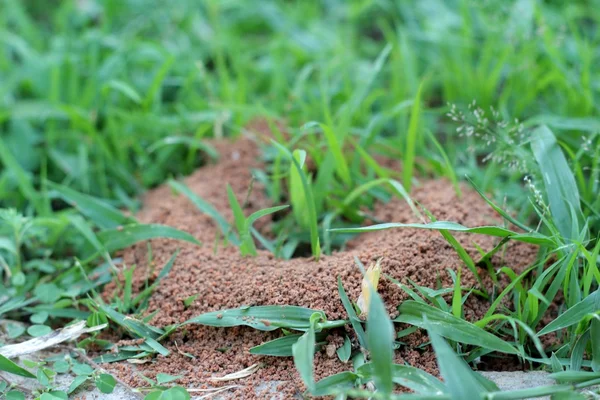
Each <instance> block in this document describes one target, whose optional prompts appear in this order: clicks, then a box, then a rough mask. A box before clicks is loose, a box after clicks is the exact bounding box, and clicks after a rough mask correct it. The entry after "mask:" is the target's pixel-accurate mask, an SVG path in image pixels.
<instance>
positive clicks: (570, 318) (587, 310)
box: [537, 289, 600, 336]
mask: <svg viewBox="0 0 600 400" xmlns="http://www.w3.org/2000/svg"><path fill="white" fill-rule="evenodd" d="M597 297H600V289H597V290H596V291H595V292H594V293H592V294H590V295H589V296H588V297H586V298H585V299H583V300H581V301H580V302H579V303H577V304H575V305H574V306H572V307H571V308H569V309H568V310H567V311H565V312H564V313H562V314H561V315H559V316H558V317H557V318H556V319H555V320H554V321H552V322H550V323H549V324H548V325H546V326H545V327H544V328H543V329H542V330H541V331H539V332H538V333H537V336H543V335H546V334H548V333H551V332H554V331H557V330H559V329H564V328H568V327H569V326H572V325H575V324H578V323H579V322H581V320H582V319H583V318H584V317H585V316H587V315H589V314H592V313H595V312H597V311H598V310H597V309H596V308H595V307H596V302H597Z"/></svg>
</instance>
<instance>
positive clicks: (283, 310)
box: [184, 306, 325, 331]
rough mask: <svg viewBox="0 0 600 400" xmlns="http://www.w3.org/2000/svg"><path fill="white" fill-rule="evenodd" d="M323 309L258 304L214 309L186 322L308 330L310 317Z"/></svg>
mask: <svg viewBox="0 0 600 400" xmlns="http://www.w3.org/2000/svg"><path fill="white" fill-rule="evenodd" d="M314 313H321V315H322V317H323V319H325V314H324V313H323V312H321V311H316V310H311V309H310V308H304V307H297V306H256V307H241V308H233V309H228V310H221V311H213V312H209V313H205V314H202V315H199V316H197V317H194V318H192V319H189V320H187V321H186V322H184V325H186V324H201V325H208V326H220V327H232V326H240V325H246V326H250V327H252V328H254V329H258V330H261V331H273V330H275V329H279V328H288V329H295V330H298V331H306V330H308V329H309V328H310V317H311V315H313V314H314Z"/></svg>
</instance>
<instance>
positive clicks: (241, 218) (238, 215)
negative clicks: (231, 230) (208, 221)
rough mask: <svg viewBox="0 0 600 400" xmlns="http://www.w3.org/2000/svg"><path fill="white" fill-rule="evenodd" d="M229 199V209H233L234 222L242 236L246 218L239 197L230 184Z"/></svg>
mask: <svg viewBox="0 0 600 400" xmlns="http://www.w3.org/2000/svg"><path fill="white" fill-rule="evenodd" d="M227 197H228V198H229V207H231V211H233V221H234V222H235V227H236V228H237V230H238V234H239V235H240V236H241V235H242V234H243V232H244V225H245V224H246V216H245V215H244V211H243V210H242V206H240V203H239V201H238V199H237V197H235V193H233V189H232V188H231V186H230V185H229V184H227Z"/></svg>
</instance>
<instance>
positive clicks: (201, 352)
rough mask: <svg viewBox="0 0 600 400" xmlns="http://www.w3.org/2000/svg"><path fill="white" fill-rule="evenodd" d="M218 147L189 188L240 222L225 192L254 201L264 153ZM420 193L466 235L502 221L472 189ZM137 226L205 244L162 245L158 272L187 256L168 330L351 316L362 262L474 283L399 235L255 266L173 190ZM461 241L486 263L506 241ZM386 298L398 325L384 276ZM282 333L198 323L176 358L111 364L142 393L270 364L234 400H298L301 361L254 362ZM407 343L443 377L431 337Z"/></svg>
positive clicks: (319, 364) (400, 276)
mask: <svg viewBox="0 0 600 400" xmlns="http://www.w3.org/2000/svg"><path fill="white" fill-rule="evenodd" d="M212 144H213V145H214V146H215V147H217V149H218V150H219V152H220V153H221V158H220V161H219V162H218V163H217V164H214V165H209V166H206V167H203V168H201V169H199V170H198V171H196V173H194V174H193V175H191V176H190V177H188V178H187V179H186V180H185V183H186V184H187V185H188V186H189V187H190V188H191V190H193V191H194V192H195V193H197V194H198V195H200V196H201V197H202V198H203V199H205V200H206V201H208V202H210V203H211V204H213V205H214V206H215V207H216V208H217V209H218V210H219V212H221V213H222V214H223V215H225V216H226V217H227V218H229V219H230V220H231V219H232V215H231V212H230V210H229V206H228V201H227V194H226V190H225V185H226V183H229V184H231V186H232V187H233V189H234V191H235V192H236V194H237V196H238V198H239V199H243V198H245V196H246V193H247V190H248V185H249V183H250V180H251V172H250V169H251V168H256V167H259V166H260V164H259V162H258V161H257V158H258V155H259V149H258V147H257V146H256V144H255V142H254V141H253V140H251V139H249V138H244V139H239V140H238V141H236V142H229V141H227V142H226V141H215V142H213V143H212ZM411 195H412V197H413V198H414V199H415V200H417V201H419V202H420V203H422V204H423V205H424V206H425V207H427V209H428V210H430V211H431V212H432V213H433V215H435V216H436V217H437V218H438V220H449V221H456V222H458V223H461V224H463V225H465V226H479V225H488V224H498V223H500V222H501V221H500V219H499V218H498V217H497V216H496V215H494V213H493V210H491V209H490V208H489V207H488V206H487V205H486V204H485V202H484V201H483V200H482V199H481V198H480V197H479V196H478V194H477V193H475V192H473V191H471V190H469V189H468V188H466V187H465V188H463V197H462V198H457V197H456V194H455V192H454V190H453V188H452V186H451V185H450V184H449V183H448V182H446V181H444V180H436V181H425V182H422V183H421V184H420V185H419V186H418V187H417V188H415V189H414V191H413V193H412V194H411ZM267 206H270V204H269V201H268V200H267V198H266V197H265V196H264V194H263V191H262V190H261V188H260V186H259V185H255V187H254V190H253V191H252V194H251V196H250V198H249V201H248V207H247V210H246V212H247V214H248V213H250V212H252V211H255V210H258V209H260V208H264V207H267ZM374 215H375V216H376V217H377V218H379V219H380V220H383V221H395V222H419V221H416V219H415V217H414V215H413V214H412V212H411V210H410V209H409V207H408V206H407V205H406V203H405V202H404V201H401V200H399V199H395V200H392V201H391V202H389V203H388V204H380V205H378V206H377V207H376V209H375V210H374ZM138 218H139V220H140V221H142V222H145V223H149V222H152V223H161V224H166V225H170V226H174V227H176V228H179V229H182V230H185V231H187V232H190V233H191V234H193V235H194V236H195V237H196V238H198V239H199V240H200V241H202V242H203V243H204V246H203V247H197V246H192V245H187V244H183V243H181V242H175V241H169V240H154V241H152V251H153V257H154V264H155V265H156V266H158V267H160V266H161V265H163V264H164V263H165V262H166V261H167V260H168V259H169V258H170V257H171V255H172V254H173V253H174V252H175V251H176V249H178V248H180V249H181V251H180V253H179V256H178V257H177V260H176V261H175V264H174V266H173V269H172V271H171V273H170V275H169V276H168V277H167V278H165V279H164V280H163V281H162V283H161V285H160V286H159V288H158V289H157V291H156V292H155V293H154V294H153V295H152V297H151V300H150V304H149V309H148V312H152V311H155V310H158V313H157V315H156V316H155V317H154V319H153V320H152V323H153V324H155V325H158V326H165V325H169V324H173V323H179V322H183V321H185V320H187V319H189V318H191V317H193V316H196V315H199V314H202V313H205V312H208V311H215V310H219V309H224V308H236V307H240V306H243V305H279V304H281V305H283V304H290V305H298V306H304V307H310V308H313V309H319V310H323V311H325V313H326V315H327V317H328V319H329V320H335V319H343V318H345V317H346V313H345V311H344V308H343V306H342V303H341V302H340V299H339V296H338V292H337V283H336V280H337V277H338V276H340V277H341V279H342V281H343V284H344V287H345V289H346V291H347V293H348V296H349V297H350V298H351V299H353V300H356V299H357V298H358V295H359V291H360V284H361V279H362V276H361V273H360V271H359V270H358V268H357V267H356V265H355V262H354V256H357V257H358V258H359V259H360V260H361V261H362V262H363V263H364V264H365V265H367V264H369V263H371V262H373V261H375V260H377V259H381V260H382V261H381V267H382V271H383V273H384V274H388V275H391V276H392V277H394V278H396V279H397V280H399V281H401V282H403V283H406V284H408V279H410V280H412V281H414V282H416V283H417V284H419V285H423V286H428V287H431V288H439V285H440V284H441V285H442V286H443V287H451V286H452V280H451V278H450V275H449V274H448V272H447V269H453V270H457V269H458V268H459V267H461V268H462V279H461V281H462V285H463V286H475V285H476V281H475V278H474V277H473V275H472V274H471V273H470V272H469V271H468V269H467V268H463V267H464V265H463V264H462V262H461V261H460V259H459V257H458V256H457V255H456V253H455V251H454V250H453V249H452V247H451V246H449V245H448V243H447V242H446V241H445V240H444V238H443V237H442V236H441V235H440V234H439V233H438V232H436V231H426V230H417V229H396V230H387V231H380V232H373V233H369V234H363V235H361V236H360V237H358V238H357V239H355V240H353V241H352V242H351V243H350V244H349V245H348V250H347V251H344V252H339V253H336V254H333V255H331V256H324V257H322V258H321V260H319V261H318V262H317V261H314V260H313V259H307V258H297V259H292V260H289V261H286V260H279V259H276V258H274V257H273V256H272V255H271V254H269V253H267V252H264V251H259V255H258V256H257V257H254V258H252V257H241V256H240V255H239V252H238V249H237V248H234V247H227V248H223V247H219V248H218V250H217V251H215V246H214V244H215V238H217V237H219V236H220V231H219V228H218V227H217V226H216V225H215V224H214V222H213V221H212V219H211V218H210V217H208V216H206V215H203V214H201V213H200V212H199V211H198V210H197V209H196V208H195V206H194V205H193V204H192V203H191V202H190V201H189V200H188V199H187V198H186V197H184V196H181V195H175V194H173V193H172V191H171V189H170V188H169V187H166V186H164V187H160V188H158V189H156V190H153V191H151V192H149V193H148V194H147V196H146V198H145V201H144V208H143V210H142V211H141V212H140V214H139V215H138ZM267 222H268V221H267ZM264 223H265V222H264V221H263V224H264ZM455 237H456V238H457V239H458V240H459V241H460V242H461V243H462V244H463V245H464V246H465V247H466V249H467V250H468V251H469V253H470V254H471V256H472V257H473V258H474V259H476V260H477V259H478V258H479V253H478V252H477V250H476V249H475V246H474V245H473V242H476V243H477V244H478V245H479V246H480V247H481V248H483V249H485V250H490V249H492V248H493V247H494V245H495V244H496V243H497V240H495V239H494V238H491V237H487V236H482V235H466V234H456V235H455ZM535 253H536V249H535V248H533V247H531V246H527V245H524V244H518V243H512V244H509V246H508V249H507V251H506V252H499V253H498V255H496V256H494V258H493V264H494V265H495V266H496V267H498V266H502V265H508V266H510V267H511V268H513V269H514V270H515V271H521V270H522V269H523V268H524V267H525V266H527V265H528V264H529V263H531V262H532V260H533V259H534V256H535ZM147 259H148V256H147V245H146V244H141V245H138V246H136V247H134V248H132V249H131V250H128V251H126V252H125V254H124V260H125V262H126V264H127V265H133V264H136V265H137V267H138V268H137V269H136V275H135V279H136V280H137V282H138V283H141V282H143V281H144V280H145V279H146V276H147V271H148V269H147V268H148V265H147ZM157 269H159V268H157ZM480 273H481V275H482V276H483V277H484V282H485V283H486V285H487V286H488V288H489V289H491V279H490V278H489V277H488V276H487V274H486V271H485V270H481V271H480ZM112 290H114V287H112V288H111V287H109V288H107V291H106V294H107V295H110V293H111V292H112ZM379 292H380V294H381V296H382V297H383V299H384V301H385V303H386V305H387V308H388V312H389V313H390V315H391V316H392V317H394V316H396V315H397V311H396V308H397V306H398V305H399V304H400V303H401V302H402V301H403V300H404V299H406V298H407V296H406V295H405V294H404V292H402V291H401V290H400V289H399V288H398V287H397V286H396V285H394V284H393V283H391V282H389V281H388V280H386V279H385V278H383V277H382V280H381V283H380V286H379ZM198 293H199V296H198V298H197V299H196V300H195V302H194V303H193V304H192V306H190V307H188V308H187V309H186V308H185V307H184V305H183V300H184V299H186V298H187V297H189V296H192V295H195V294H198ZM488 306H489V303H488V302H487V301H486V300H483V299H480V298H478V297H476V296H475V295H471V296H470V297H469V299H468V300H467V302H466V306H465V313H466V317H467V319H469V320H474V319H477V318H480V317H481V316H482V315H483V314H484V313H485V311H486V310H487V308H488ZM348 330H349V331H350V329H348ZM341 333H343V332H341ZM280 335H281V333H279V332H277V331H275V332H267V333H266V332H259V331H255V330H253V329H251V328H246V327H240V328H229V329H221V328H213V327H205V326H194V325H189V326H186V328H185V329H183V328H182V329H180V330H179V331H178V332H176V333H175V334H173V335H172V336H171V337H170V339H169V340H167V341H166V343H164V344H165V346H166V347H167V348H169V349H170V350H171V351H172V353H171V355H169V356H168V357H162V356H159V357H157V358H156V359H154V360H153V361H152V362H151V363H146V364H143V365H140V366H135V365H132V364H128V363H120V364H111V365H107V367H108V368H110V369H112V370H113V371H114V372H116V373H117V374H118V375H119V377H120V378H121V379H123V380H124V381H126V382H128V383H130V384H132V385H133V386H136V385H144V384H145V382H144V381H143V380H142V379H140V378H139V374H141V373H142V372H143V374H144V375H146V376H148V377H154V376H155V375H156V374H157V373H159V372H165V373H169V374H173V375H183V378H181V379H180V380H179V381H178V382H177V383H178V384H181V385H183V386H186V387H201V386H202V385H205V384H207V383H209V381H208V378H210V377H211V376H221V375H224V374H227V373H231V372H235V371H238V370H241V369H243V368H246V367H248V366H250V365H252V364H255V363H261V366H262V367H261V368H260V369H259V370H258V372H256V373H254V374H253V375H252V376H251V377H249V378H246V379H245V380H241V381H238V382H233V383H236V384H241V385H244V386H245V389H237V390H236V392H234V394H233V397H234V398H265V397H266V396H265V395H264V394H263V395H260V394H256V392H255V389H254V386H255V385H257V384H259V383H261V382H265V381H284V382H285V383H282V384H281V385H280V390H282V392H281V398H291V397H293V396H294V394H295V393H299V392H301V391H302V390H303V389H304V388H303V385H302V383H301V380H300V378H299V376H298V374H297V373H296V371H295V368H294V366H293V362H292V359H291V358H277V357H261V356H254V355H251V354H249V352H248V349H249V348H250V347H253V346H256V345H258V344H260V343H262V342H264V341H267V340H270V339H274V338H276V337H279V336H280ZM350 336H351V337H353V335H351V334H350ZM341 337H342V336H340V332H338V333H332V335H331V336H330V337H329V338H328V340H329V341H330V342H331V343H332V344H334V345H336V346H340V345H341V343H342V340H341ZM403 340H405V341H406V342H407V343H408V345H407V346H403V347H401V348H400V349H399V350H398V351H397V352H396V360H397V362H399V363H403V362H407V363H409V364H410V365H413V366H417V367H420V368H424V369H426V370H429V371H431V372H433V373H436V372H437V368H436V363H435V356H434V354H433V353H432V352H430V351H424V350H419V349H416V348H415V346H417V345H419V344H422V343H424V342H425V341H426V340H427V338H426V336H425V335H424V334H423V333H420V332H417V333H414V334H412V335H411V336H409V337H408V338H404V339H403ZM176 344H177V346H176ZM330 350H331V346H330ZM182 353H189V354H191V355H193V356H194V357H195V358H194V359H191V358H189V357H187V356H185V355H182ZM329 353H330V354H331V352H329ZM315 360H316V361H315V364H316V365H315V375H316V378H317V379H321V378H323V377H325V376H328V375H331V374H333V373H337V372H340V371H343V370H347V369H351V365H347V364H343V363H341V362H340V361H339V360H338V359H337V356H336V355H335V354H334V355H333V356H332V357H330V356H328V355H327V352H326V351H324V350H323V351H321V352H318V353H317V354H316V355H315Z"/></svg>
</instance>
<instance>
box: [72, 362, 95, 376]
mask: <svg viewBox="0 0 600 400" xmlns="http://www.w3.org/2000/svg"><path fill="white" fill-rule="evenodd" d="M71 371H73V373H74V374H75V375H85V376H90V375H92V374H93V373H94V368H92V367H90V366H89V365H87V364H82V363H74V364H73V368H71Z"/></svg>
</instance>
